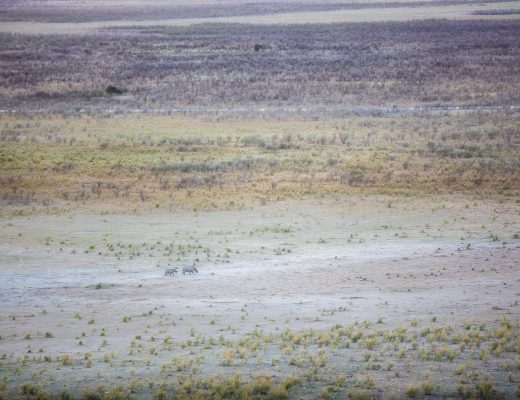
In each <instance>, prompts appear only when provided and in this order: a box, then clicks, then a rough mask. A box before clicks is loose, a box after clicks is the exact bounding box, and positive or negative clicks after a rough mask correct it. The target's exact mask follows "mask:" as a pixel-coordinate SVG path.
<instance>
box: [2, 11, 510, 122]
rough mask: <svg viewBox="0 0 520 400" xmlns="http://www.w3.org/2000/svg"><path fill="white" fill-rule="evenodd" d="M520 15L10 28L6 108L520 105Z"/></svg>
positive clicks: (319, 109)
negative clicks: (70, 30)
mask: <svg viewBox="0 0 520 400" xmlns="http://www.w3.org/2000/svg"><path fill="white" fill-rule="evenodd" d="M519 43H520V22H518V21H508V20H503V21H502V20H501V21H479V20H470V21H451V20H433V19H430V20H425V21H405V22H381V23H353V24H315V25H282V26H277V25H265V26H264V25H248V24H204V25H195V26H189V27H161V26H156V27H141V28H134V29H129V28H127V29H112V30H106V31H100V32H96V33H95V34H93V35H14V34H10V33H1V34H0V104H1V105H2V106H1V109H2V110H3V112H5V111H11V110H15V111H16V112H76V113H77V112H79V111H82V110H83V111H88V112H91V113H109V112H112V111H114V110H115V111H121V112H129V111H156V110H160V111H164V112H168V111H171V112H183V111H185V112H199V113H204V112H208V111H215V112H221V113H224V112H227V113H228V114H229V113H233V112H234V113H235V114H239V115H240V116H241V117H242V118H246V117H248V118H251V117H257V116H258V115H259V112H260V111H261V110H263V109H265V110H267V111H269V115H271V116H273V115H274V116H278V117H280V116H281V117H285V118H286V117H287V110H291V109H298V110H300V114H303V115H304V116H305V117H306V118H318V119H322V118H323V117H324V116H327V115H328V117H329V118H330V117H332V118H337V117H339V116H343V115H344V114H345V112H346V111H350V112H363V111H366V109H367V108H368V109H373V108H377V109H383V110H391V109H393V108H394V107H397V108H399V107H411V106H413V107H421V106H422V107H432V106H441V107H442V106H471V107H481V106H490V107H511V106H513V107H518V106H520V78H519V77H520V66H519V65H520V64H519V63H518V62H517V61H518V59H519V57H520V44H519Z"/></svg>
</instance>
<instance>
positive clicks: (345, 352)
mask: <svg viewBox="0 0 520 400" xmlns="http://www.w3.org/2000/svg"><path fill="white" fill-rule="evenodd" d="M519 211H520V206H519V204H518V203H516V202H512V201H492V200H489V199H487V200H482V199H481V198H479V197H474V196H461V195H456V196H454V195H437V196H432V197H408V198H404V197H403V198H397V199H396V198H395V197H393V196H390V197H388V196H381V195H371V196H362V195H350V196H338V197H337V198H329V199H323V200H321V201H316V200H304V201H301V200H298V201H294V200H288V201H281V202H277V203H273V204H266V205H265V206H257V207H255V208H253V209H243V210H236V209H235V210H229V211H201V212H197V213H193V212H191V211H184V212H177V213H164V212H155V213H151V214H144V215H139V216H135V215H122V214H103V215H100V214H92V213H84V212H76V213H65V214H62V215H59V216H57V215H50V216H47V215H41V216H37V215H33V216H29V217H20V216H18V217H11V218H3V219H2V221H1V223H2V229H1V232H2V233H1V235H2V236H1V243H2V245H1V252H0V254H1V256H0V267H1V269H0V271H1V272H0V278H1V279H0V282H1V283H0V285H1V287H0V288H1V291H0V301H1V302H2V314H1V316H0V328H1V330H0V332H1V337H0V365H1V373H2V385H1V387H0V395H1V396H2V397H4V398H6V399H10V398H13V397H24V398H25V397H27V398H32V397H37V398H41V399H45V398H82V399H101V398H106V399H121V398H152V397H153V398H159V399H163V398H185V399H188V398H201V399H202V398H204V399H206V398H214V399H217V398H219V399H220V398H237V399H251V398H254V399H255V398H257V399H267V398H268V399H285V398H287V397H290V398H311V399H315V398H322V399H330V398H349V399H368V398H405V397H407V398H415V397H428V398H446V397H449V398H482V399H497V398H514V397H515V396H517V394H516V393H518V392H517V391H518V389H517V387H518V385H519V384H520V336H519V332H520V326H519V318H518V316H519V313H518V311H519V305H518V300H519V295H520V280H519V277H518V259H519V256H520V240H519V238H518V233H519ZM182 265H190V266H191V265H193V266H196V267H197V268H198V270H199V273H198V274H197V275H195V276H193V275H183V274H181V273H179V274H177V275H175V276H173V277H164V276H163V274H164V270H165V268H170V267H173V266H182ZM179 272H180V271H179Z"/></svg>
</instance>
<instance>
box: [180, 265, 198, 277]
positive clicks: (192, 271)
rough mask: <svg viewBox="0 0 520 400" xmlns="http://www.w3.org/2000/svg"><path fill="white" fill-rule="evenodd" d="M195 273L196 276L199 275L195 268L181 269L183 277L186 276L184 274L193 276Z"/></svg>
mask: <svg viewBox="0 0 520 400" xmlns="http://www.w3.org/2000/svg"><path fill="white" fill-rule="evenodd" d="M196 273H197V274H198V273H199V270H198V269H197V268H196V267H184V268H183V269H182V274H183V275H186V274H190V275H195V274H196Z"/></svg>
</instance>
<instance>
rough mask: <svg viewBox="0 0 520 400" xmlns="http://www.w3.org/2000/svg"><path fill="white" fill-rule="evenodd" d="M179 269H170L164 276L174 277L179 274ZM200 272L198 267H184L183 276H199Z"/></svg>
mask: <svg viewBox="0 0 520 400" xmlns="http://www.w3.org/2000/svg"><path fill="white" fill-rule="evenodd" d="M177 272H178V271H177V268H168V269H167V270H166V271H164V276H174V275H175V274H176V273H177ZM198 273H199V270H198V269H197V268H196V267H184V268H182V274H183V275H186V274H188V275H195V274H198Z"/></svg>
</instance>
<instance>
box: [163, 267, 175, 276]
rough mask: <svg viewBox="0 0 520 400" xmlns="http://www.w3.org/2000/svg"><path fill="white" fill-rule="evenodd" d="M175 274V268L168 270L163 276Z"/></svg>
mask: <svg viewBox="0 0 520 400" xmlns="http://www.w3.org/2000/svg"><path fill="white" fill-rule="evenodd" d="M176 273H177V268H168V269H167V270H166V271H164V276H174V275H175V274H176Z"/></svg>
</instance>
